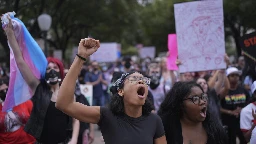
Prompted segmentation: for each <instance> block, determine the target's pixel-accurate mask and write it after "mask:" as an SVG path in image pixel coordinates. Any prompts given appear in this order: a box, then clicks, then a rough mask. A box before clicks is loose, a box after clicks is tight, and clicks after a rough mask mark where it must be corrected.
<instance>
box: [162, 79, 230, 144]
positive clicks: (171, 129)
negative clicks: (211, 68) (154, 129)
mask: <svg viewBox="0 0 256 144" xmlns="http://www.w3.org/2000/svg"><path fill="white" fill-rule="evenodd" d="M207 105H208V96H207V94H206V93H204V92H203V89H202V87H201V86H200V85H199V84H197V83H196V82H194V81H190V82H176V83H175V84H174V85H173V87H172V89H171V90H170V91H169V92H168V93H167V95H166V98H165V100H164V101H163V103H162V104H161V106H160V109H159V113H158V114H159V115H160V117H161V118H162V121H163V124H164V129H165V134H166V139H167V143H168V144H182V143H183V144H226V142H227V138H226V134H225V131H224V129H223V127H222V126H221V124H220V123H219V122H218V121H217V119H216V117H214V116H213V115H212V113H211V112H210V111H208V110H207Z"/></svg>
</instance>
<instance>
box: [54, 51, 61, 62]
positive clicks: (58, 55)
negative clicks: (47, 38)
mask: <svg viewBox="0 0 256 144" xmlns="http://www.w3.org/2000/svg"><path fill="white" fill-rule="evenodd" d="M53 57H55V58H57V59H59V60H62V51H61V50H54V51H53Z"/></svg>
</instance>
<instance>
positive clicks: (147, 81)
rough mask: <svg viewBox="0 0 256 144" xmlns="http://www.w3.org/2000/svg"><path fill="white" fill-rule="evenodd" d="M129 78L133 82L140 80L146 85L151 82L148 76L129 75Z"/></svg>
mask: <svg viewBox="0 0 256 144" xmlns="http://www.w3.org/2000/svg"><path fill="white" fill-rule="evenodd" d="M127 80H129V81H130V82H131V83H133V84H135V83H138V82H139V81H140V80H141V81H142V82H143V84H145V85H149V84H150V78H147V77H138V76H129V77H128V78H127Z"/></svg>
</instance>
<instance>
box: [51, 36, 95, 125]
mask: <svg viewBox="0 0 256 144" xmlns="http://www.w3.org/2000/svg"><path fill="white" fill-rule="evenodd" d="M99 47H100V43H99V41H96V40H94V39H91V38H88V39H82V40H81V41H80V43H79V47H78V55H79V57H78V56H77V57H75V60H74V62H73V63H72V65H71V67H70V69H69V71H68V73H67V75H66V77H65V78H64V80H63V82H62V85H61V87H60V90H59V93H58V98H57V102H56V107H57V108H58V109H59V110H61V111H63V112H64V113H66V114H67V115H69V116H71V117H73V118H76V119H78V120H80V121H83V122H87V123H94V124H96V123H98V122H99V120H100V107H98V106H85V105H83V104H81V103H79V102H74V92H75V85H76V80H77V77H78V75H79V73H80V70H81V67H82V66H83V62H84V61H83V60H82V57H83V58H88V57H89V56H90V55H91V54H92V53H94V52H96V51H97V49H98V48H99Z"/></svg>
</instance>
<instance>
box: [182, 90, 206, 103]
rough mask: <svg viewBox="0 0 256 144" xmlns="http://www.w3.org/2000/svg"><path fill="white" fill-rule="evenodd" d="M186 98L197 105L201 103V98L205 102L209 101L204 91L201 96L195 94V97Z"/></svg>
mask: <svg viewBox="0 0 256 144" xmlns="http://www.w3.org/2000/svg"><path fill="white" fill-rule="evenodd" d="M184 100H190V101H192V102H193V103H194V104H195V105H199V104H200V102H201V100H203V101H204V102H207V101H208V95H207V94H205V93H202V95H201V96H198V95H195V96H193V97H190V98H186V99H183V101H184Z"/></svg>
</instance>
